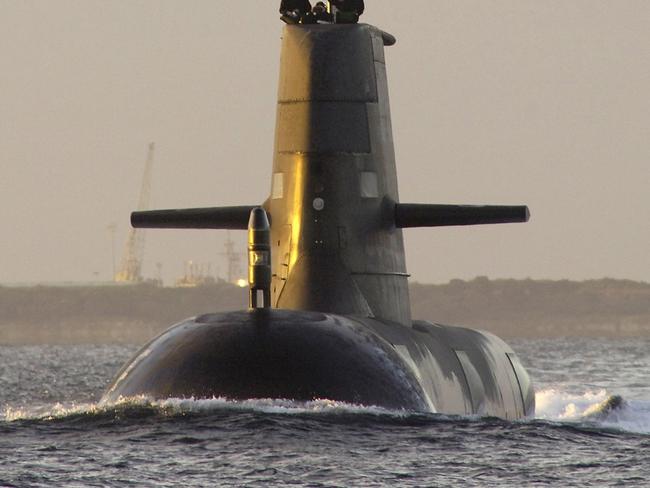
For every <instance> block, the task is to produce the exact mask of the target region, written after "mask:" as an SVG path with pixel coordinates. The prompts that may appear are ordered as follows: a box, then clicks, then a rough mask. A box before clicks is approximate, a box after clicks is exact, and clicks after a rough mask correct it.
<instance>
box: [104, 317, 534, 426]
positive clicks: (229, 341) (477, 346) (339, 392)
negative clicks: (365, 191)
mask: <svg viewBox="0 0 650 488" xmlns="http://www.w3.org/2000/svg"><path fill="white" fill-rule="evenodd" d="M454 337H455V338H454ZM456 340H457V341H459V343H462V344H463V350H462V351H460V350H457V349H454V347H453V345H454V341H456ZM472 344H473V345H472ZM504 347H505V349H504ZM509 354H514V353H512V352H511V351H510V350H509V349H507V346H505V343H503V342H502V341H500V340H499V339H496V338H494V337H493V336H490V335H489V334H485V333H482V332H478V331H474V330H470V329H463V328H456V327H446V326H440V325H434V324H429V323H426V322H416V323H414V327H413V328H407V327H404V326H399V325H396V324H394V323H390V322H384V321H379V320H375V319H369V318H360V317H351V316H342V315H334V314H325V313H320V312H304V311H293V310H278V309H256V310H251V311H238V312H230V313H219V314H209V315H203V316H200V317H196V318H193V319H189V320H186V321H184V322H181V323H179V324H177V325H175V326H173V327H171V328H170V329H168V330H167V331H165V332H164V333H162V334H161V335H160V336H158V337H157V338H155V339H153V340H152V341H151V342H150V343H149V344H147V345H146V346H144V347H143V348H142V349H141V350H140V351H139V352H138V353H137V354H136V355H135V356H134V357H133V358H132V359H131V360H130V361H129V362H128V363H126V364H125V366H124V367H123V368H122V370H121V371H120V372H119V373H118V374H117V375H116V378H115V379H114V381H113V382H112V384H111V386H110V387H109V388H108V389H107V391H106V393H105V394H104V396H103V398H102V400H101V401H102V402H103V403H112V402H116V401H119V400H120V398H128V397H135V396H146V397H148V398H151V399H166V398H195V399H203V398H213V397H219V398H227V399H232V400H246V399H255V398H258V399H259V398H282V399H290V400H295V401H311V400H317V399H329V400H335V401H341V402H346V403H350V404H358V405H367V406H379V407H383V408H387V409H404V410H410V411H423V412H441V413H446V414H459V415H465V414H470V415H471V414H480V415H494V416H498V417H502V418H519V417H522V416H525V415H526V414H529V413H530V412H531V411H532V408H534V405H526V403H525V397H524V395H525V393H522V391H520V386H519V383H518V381H517V377H516V372H515V370H514V369H513V367H512V366H511V364H510V363H509V359H508V358H509ZM459 358H460V359H459ZM495 358H501V359H502V361H501V362H500V363H498V364H495V360H496V359H495ZM497 362H498V361H497ZM506 367H507V368H509V370H508V369H504V368H506ZM502 369H503V371H502ZM531 388H532V387H531ZM503 390H505V391H506V392H511V393H512V394H511V395H509V394H503Z"/></svg>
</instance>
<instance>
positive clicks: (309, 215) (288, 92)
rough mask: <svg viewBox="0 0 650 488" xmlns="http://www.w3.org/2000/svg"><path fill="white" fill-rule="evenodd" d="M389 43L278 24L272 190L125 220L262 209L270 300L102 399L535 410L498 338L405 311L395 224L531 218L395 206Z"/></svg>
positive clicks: (130, 373) (191, 337)
mask: <svg viewBox="0 0 650 488" xmlns="http://www.w3.org/2000/svg"><path fill="white" fill-rule="evenodd" d="M394 42H395V39H394V38H393V37H392V36H390V35H389V34H387V33H385V32H383V31H381V30H380V29H377V28H375V27H373V26H370V25H365V24H357V23H352V24H337V23H315V24H301V23H297V24H295V25H287V26H285V27H284V30H283V33H282V53H281V63H280V82H279V90H278V106H277V119H276V136H275V148H274V158H273V170H272V178H271V185H270V186H271V188H270V195H269V197H268V198H267V199H266V200H265V201H264V202H263V203H262V204H261V205H248V206H241V207H214V208H207V209H184V210H158V211H147V212H135V213H134V214H133V215H132V224H133V225H134V226H138V227H155V228H206V229H246V228H247V227H248V223H249V219H250V221H251V222H253V221H264V216H262V215H261V214H260V213H259V212H260V211H262V210H261V208H263V212H264V213H265V214H266V215H267V216H268V221H269V222H270V246H269V249H268V250H269V252H270V256H267V258H268V259H269V260H270V264H271V280H270V285H269V284H268V283H267V284H266V285H265V290H266V291H268V292H269V294H270V305H271V306H270V307H268V306H264V307H259V308H258V307H257V306H255V307H253V306H252V307H251V309H249V310H244V311H237V312H229V313H215V314H208V315H203V316H200V317H195V318H191V319H188V320H186V321H184V322H181V323H180V324H177V325H175V326H173V327H172V328H170V329H169V330H167V331H166V332H164V333H162V334H161V335H160V336H158V337H157V338H155V339H154V340H152V341H151V342H150V343H149V344H147V345H146V346H145V347H144V348H143V349H142V350H141V351H140V352H139V353H137V354H136V356H135V357H134V358H133V359H132V360H131V361H130V362H128V363H127V364H126V365H125V366H124V368H123V369H122V370H121V371H120V372H119V373H118V375H117V376H116V378H115V380H114V381H113V383H112V385H111V386H110V387H109V388H108V390H107V391H106V393H105V395H104V397H103V401H105V402H111V401H116V400H117V399H118V398H120V397H128V396H133V395H146V396H149V397H151V398H169V397H194V398H211V397H225V398H230V399H249V398H286V399H293V400H298V401H303V400H304V401H307V400H313V399H318V398H327V399H332V400H338V401H345V402H350V403H355V404H362V405H377V406H381V407H386V408H398V409H409V410H418V411H432V412H441V413H447V414H460V415H466V414H472V415H475V414H478V415H491V416H497V417H502V418H507V419H516V418H521V417H524V416H528V415H532V413H533V411H534V391H533V387H532V384H531V381H530V378H529V377H528V374H527V372H526V371H525V369H524V368H523V366H522V365H521V363H520V361H519V359H518V358H517V356H516V354H515V353H514V351H513V350H512V349H511V348H510V347H509V346H508V345H507V344H506V343H505V342H503V341H502V340H501V339H499V338H497V337H496V336H494V335H492V334H489V333H486V332H482V331H478V330H472V329H467V328H462V327H452V326H444V325H440V324H433V323H429V322H424V321H414V320H412V318H411V310H410V302H409V294H408V274H407V271H406V265H405V257H404V244H403V237H402V229H403V228H410V227H428V226H448V225H474V224H493V223H512V222H525V221H527V220H528V218H529V212H528V209H527V207H525V206H463V205H440V204H409V203H400V201H399V195H398V186H397V172H396V166H395V153H394V147H393V139H392V127H391V117H390V107H389V99H388V83H387V74H386V63H385V57H384V47H385V46H387V45H392V44H394ZM259 207H261V208H259ZM251 212H253V214H254V215H256V217H255V219H254V218H253V217H252V216H251ZM260 219H261V220H260ZM265 249H266V248H265ZM265 259H266V258H265ZM265 283H266V281H265ZM269 287H270V290H268V288H269ZM251 290H252V286H251ZM251 293H252V291H251ZM251 303H252V304H253V303H256V302H253V301H251ZM264 303H267V299H265V300H264Z"/></svg>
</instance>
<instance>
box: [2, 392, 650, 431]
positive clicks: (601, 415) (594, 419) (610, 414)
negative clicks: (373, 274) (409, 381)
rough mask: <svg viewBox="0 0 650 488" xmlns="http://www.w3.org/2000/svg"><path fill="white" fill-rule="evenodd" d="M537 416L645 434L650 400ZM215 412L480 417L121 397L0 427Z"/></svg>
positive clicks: (23, 415)
mask: <svg viewBox="0 0 650 488" xmlns="http://www.w3.org/2000/svg"><path fill="white" fill-rule="evenodd" d="M535 399H536V412H535V417H534V419H530V420H524V421H522V422H524V423H526V422H531V421H539V420H542V421H548V422H553V423H560V424H564V423H566V424H570V425H579V426H582V425H584V426H587V427H590V428H593V427H595V428H605V429H611V430H620V431H625V432H630V433H638V434H650V401H644V400H633V401H628V400H625V399H623V398H622V397H620V396H618V395H610V394H609V393H608V392H607V391H606V390H604V389H603V390H598V391H586V392H584V393H582V394H575V393H570V392H567V391H562V390H561V389H556V388H549V389H545V390H541V391H538V392H537V393H536V395H535ZM218 412H259V413H265V414H273V415H299V416H300V415H316V416H338V415H343V416H348V415H353V416H355V415H363V416H372V417H376V418H378V420H380V419H381V418H384V419H388V418H391V419H396V418H398V419H402V420H407V421H408V419H419V420H420V421H422V420H425V421H426V419H430V420H431V422H438V421H441V420H445V421H452V422H453V421H454V419H458V420H462V421H464V422H466V421H467V420H470V421H476V422H481V421H482V419H481V418H480V417H475V416H473V417H457V416H447V415H441V414H430V413H422V412H411V411H406V410H388V409H385V408H381V407H374V406H364V405H354V404H349V403H344V402H337V401H333V400H326V399H321V400H313V401H308V402H298V401H293V400H282V399H253V400H243V401H234V400H228V399H226V398H211V399H192V398H188V399H178V398H171V399H166V400H151V399H149V398H147V397H143V396H140V397H132V398H121V399H119V400H118V401H117V402H115V403H111V404H102V403H83V404H76V403H70V404H61V403H57V404H54V405H40V406H32V407H29V408H12V407H10V406H6V407H5V408H4V411H0V422H16V421H56V420H65V419H69V418H80V417H82V418H88V419H89V420H91V419H93V418H94V419H98V418H143V417H176V416H180V417H182V416H187V415H207V414H212V413H218Z"/></svg>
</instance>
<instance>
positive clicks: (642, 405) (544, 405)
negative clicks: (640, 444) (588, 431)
mask: <svg viewBox="0 0 650 488" xmlns="http://www.w3.org/2000/svg"><path fill="white" fill-rule="evenodd" d="M610 397H611V395H610V394H609V393H608V392H607V390H604V389H601V390H596V391H585V392H583V393H570V392H567V391H562V390H561V389H556V388H549V389H546V390H541V391H538V392H537V393H536V395H535V402H536V407H535V417H536V418H537V419H542V420H550V421H558V422H582V421H590V422H593V423H595V424H596V425H599V426H602V427H605V428H612V429H620V430H625V431H628V432H635V433H639V434H650V401H643V400H632V401H625V399H624V402H623V404H622V405H621V406H620V407H619V408H615V409H612V410H611V411H606V412H604V413H603V415H602V417H593V415H594V414H595V413H597V412H599V411H600V409H601V407H602V405H603V404H604V403H605V402H606V401H607V400H608V399H609V398H610Z"/></svg>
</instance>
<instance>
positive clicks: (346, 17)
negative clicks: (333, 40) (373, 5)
mask: <svg viewBox="0 0 650 488" xmlns="http://www.w3.org/2000/svg"><path fill="white" fill-rule="evenodd" d="M330 4H331V5H332V6H333V7H335V10H336V13H335V18H336V22H337V23H339V24H354V23H356V22H358V21H359V16H360V15H361V14H363V11H364V10H365V5H364V2H363V0H330Z"/></svg>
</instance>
